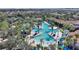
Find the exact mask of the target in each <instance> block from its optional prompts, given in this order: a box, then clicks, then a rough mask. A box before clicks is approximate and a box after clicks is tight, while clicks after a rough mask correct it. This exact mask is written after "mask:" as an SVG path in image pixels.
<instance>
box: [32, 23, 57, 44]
mask: <svg viewBox="0 0 79 59" xmlns="http://www.w3.org/2000/svg"><path fill="white" fill-rule="evenodd" d="M33 31H34V32H39V33H41V34H40V35H37V36H34V40H35V42H36V43H39V42H40V40H41V39H43V40H44V41H46V42H50V43H53V42H54V38H53V37H51V36H50V35H49V34H48V33H49V32H52V33H56V32H58V30H56V29H55V30H53V29H49V24H47V23H45V22H43V23H42V29H38V28H33Z"/></svg>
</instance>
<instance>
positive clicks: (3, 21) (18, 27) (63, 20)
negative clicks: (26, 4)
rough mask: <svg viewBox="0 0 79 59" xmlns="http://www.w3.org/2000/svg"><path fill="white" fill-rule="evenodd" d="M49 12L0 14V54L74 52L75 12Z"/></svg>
mask: <svg viewBox="0 0 79 59" xmlns="http://www.w3.org/2000/svg"><path fill="white" fill-rule="evenodd" d="M49 10H51V9H47V10H46V9H39V10H38V9H33V10H32V9H8V10H7V9H3V10H0V50H78V49H79V27H78V26H75V24H77V23H78V24H79V14H78V11H73V10H63V11H62V9H59V10H58V9H55V10H53V9H52V10H51V11H49ZM56 10H57V11H56Z"/></svg>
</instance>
